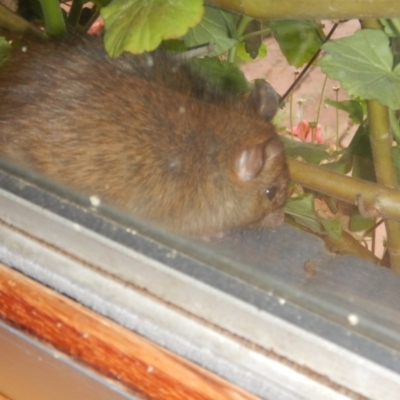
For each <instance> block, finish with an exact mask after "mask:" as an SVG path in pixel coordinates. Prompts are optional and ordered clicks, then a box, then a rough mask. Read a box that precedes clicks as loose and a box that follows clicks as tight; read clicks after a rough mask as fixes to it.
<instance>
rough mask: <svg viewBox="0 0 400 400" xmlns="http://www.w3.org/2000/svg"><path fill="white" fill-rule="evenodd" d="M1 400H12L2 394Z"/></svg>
mask: <svg viewBox="0 0 400 400" xmlns="http://www.w3.org/2000/svg"><path fill="white" fill-rule="evenodd" d="M0 400H11V399H9V398H8V397H5V396H4V395H2V394H1V393H0Z"/></svg>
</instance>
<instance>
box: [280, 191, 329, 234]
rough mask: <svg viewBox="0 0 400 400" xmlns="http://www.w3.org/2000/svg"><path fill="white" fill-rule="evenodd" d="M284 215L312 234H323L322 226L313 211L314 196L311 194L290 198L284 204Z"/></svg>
mask: <svg viewBox="0 0 400 400" xmlns="http://www.w3.org/2000/svg"><path fill="white" fill-rule="evenodd" d="M285 213H286V214H288V215H290V216H291V217H292V218H293V219H294V220H295V221H296V222H297V223H298V224H300V225H302V226H304V227H306V228H308V229H309V230H311V231H312V232H314V233H319V234H321V233H323V226H322V225H321V222H320V218H319V216H318V214H317V213H316V212H315V209H314V196H313V195H312V194H310V193H306V194H304V195H302V196H298V197H292V198H290V199H289V201H288V202H287V203H286V206H285Z"/></svg>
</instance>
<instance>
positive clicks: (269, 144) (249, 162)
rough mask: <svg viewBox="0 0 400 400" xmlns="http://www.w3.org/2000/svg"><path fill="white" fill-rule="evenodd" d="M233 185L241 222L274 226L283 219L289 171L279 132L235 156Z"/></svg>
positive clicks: (247, 224) (251, 224)
mask: <svg viewBox="0 0 400 400" xmlns="http://www.w3.org/2000/svg"><path fill="white" fill-rule="evenodd" d="M233 163H234V165H233V171H234V173H233V176H232V178H231V179H232V180H233V181H234V185H233V187H234V188H235V192H236V193H235V197H236V198H237V203H238V205H239V204H240V211H239V210H238V213H239V214H240V213H241V214H242V218H241V221H240V223H239V224H238V226H239V227H240V226H251V227H274V226H277V225H279V224H280V223H282V222H283V217H284V215H283V207H284V205H285V203H286V200H287V187H288V184H289V173H288V168H287V165H286V159H285V151H284V147H283V144H282V142H281V141H280V140H279V138H278V136H277V135H273V136H272V137H271V138H269V139H267V140H264V141H262V142H258V143H254V144H252V145H250V146H248V147H245V148H242V149H241V150H240V151H239V152H238V153H237V155H236V157H235V158H234V160H233Z"/></svg>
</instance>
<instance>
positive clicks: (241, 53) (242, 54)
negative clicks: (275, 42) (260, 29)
mask: <svg viewBox="0 0 400 400" xmlns="http://www.w3.org/2000/svg"><path fill="white" fill-rule="evenodd" d="M267 52H268V51H267V46H266V45H265V43H261V46H260V47H259V49H258V54H257V57H259V58H263V57H266V55H267ZM236 55H237V56H238V57H239V58H240V59H241V60H242V61H253V58H252V57H251V56H250V55H249V53H247V51H246V49H245V43H244V42H240V43H239V44H238V46H237V50H236Z"/></svg>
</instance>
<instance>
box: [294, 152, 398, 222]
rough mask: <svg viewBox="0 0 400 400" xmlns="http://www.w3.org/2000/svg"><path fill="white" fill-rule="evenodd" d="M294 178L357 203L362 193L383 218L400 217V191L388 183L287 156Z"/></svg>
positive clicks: (347, 201)
mask: <svg viewBox="0 0 400 400" xmlns="http://www.w3.org/2000/svg"><path fill="white" fill-rule="evenodd" d="M288 165H289V171H290V176H291V178H292V180H293V181H294V182H296V183H298V184H299V185H301V186H304V187H306V188H308V189H311V190H315V191H317V192H319V193H323V194H326V195H328V196H332V197H335V198H336V199H339V200H342V201H344V202H346V203H350V204H356V198H357V196H359V195H361V197H362V199H363V201H364V204H365V206H366V207H367V208H374V209H376V210H377V212H378V213H379V216H380V217H382V218H390V219H394V220H397V221H400V191H398V190H396V189H392V188H389V187H388V186H385V185H379V184H377V183H373V182H368V181H363V180H361V179H356V178H351V177H349V176H346V175H342V174H339V173H337V172H333V171H328V170H325V169H323V168H320V167H316V166H314V165H311V164H308V163H305V162H301V161H298V160H295V159H294V158H289V159H288Z"/></svg>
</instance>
